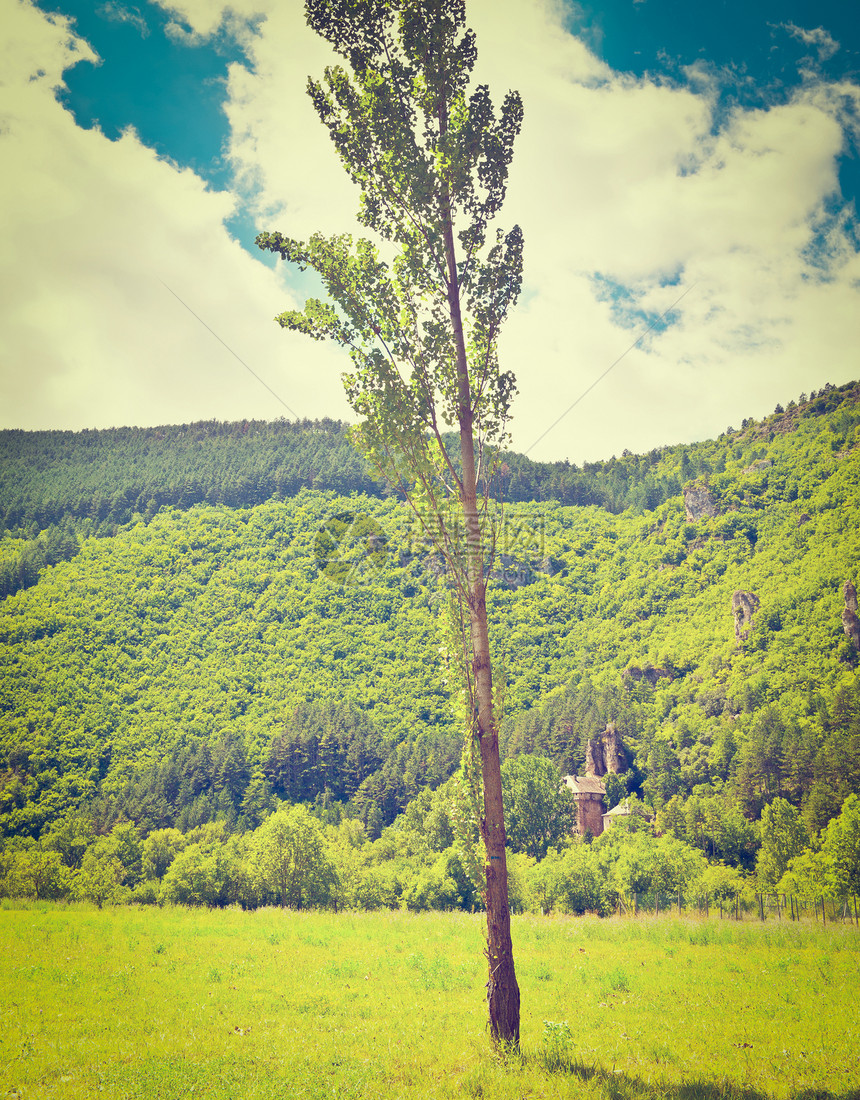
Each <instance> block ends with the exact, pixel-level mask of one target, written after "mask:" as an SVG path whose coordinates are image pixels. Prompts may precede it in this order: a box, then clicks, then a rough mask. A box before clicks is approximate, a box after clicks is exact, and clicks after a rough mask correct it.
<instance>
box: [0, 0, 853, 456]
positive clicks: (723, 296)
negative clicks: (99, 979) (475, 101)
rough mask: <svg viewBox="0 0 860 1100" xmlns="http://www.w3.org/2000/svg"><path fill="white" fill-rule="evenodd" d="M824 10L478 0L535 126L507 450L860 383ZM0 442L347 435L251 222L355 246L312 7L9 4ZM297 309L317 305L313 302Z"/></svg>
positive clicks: (1, 177) (848, 75)
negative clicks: (311, 26)
mask: <svg viewBox="0 0 860 1100" xmlns="http://www.w3.org/2000/svg"><path fill="white" fill-rule="evenodd" d="M853 7H854V6H853V5H852V4H847V3H845V2H844V0H816V2H815V3H813V2H811V0H711V2H710V3H708V4H702V5H700V4H694V3H690V2H689V0H582V2H576V3H573V2H571V0H468V2H467V22H468V24H469V25H470V26H471V27H472V28H473V29H474V31H475V32H476V34H477V42H478V62H477V66H476V70H475V81H476V82H484V83H488V84H489V86H490V89H491V92H492V94H493V96H494V99H495V101H496V103H500V102H501V100H502V98H503V96H504V94H505V92H506V91H508V89H510V88H514V89H516V90H518V91H519V92H520V95H521V97H522V100H523V104H524V108H525V119H524V123H523V128H522V132H521V134H520V137H519V139H518V142H517V146H516V149H515V153H514V160H513V163H512V166H511V174H510V183H509V188H508V196H507V201H506V203H505V206H504V208H503V211H502V214H501V216H500V219H499V225H501V226H502V227H509V226H511V225H513V224H514V223H517V224H519V225H520V226H521V227H522V229H523V232H524V235H525V269H524V284H523V293H522V296H521V298H520V302H519V304H518V306H517V308H516V310H515V312H514V313H513V314H512V316H511V318H510V319H509V321H508V323H507V327H506V330H505V332H504V334H503V337H502V341H501V345H500V355H501V361H502V366H503V367H504V368H505V369H509V370H512V371H513V372H514V374H515V375H516V377H517V384H518V390H519V392H518V396H517V398H516V401H515V403H514V409H513V421H512V425H511V426H512V432H513V439H514V446H515V448H516V449H517V450H519V451H521V452H526V453H528V454H530V455H531V457H533V458H536V459H543V460H558V459H568V460H570V461H571V462H576V463H581V462H583V461H593V460H597V459H602V458H609V457H610V456H611V455H613V454H621V452H622V451H623V450H625V449H628V450H631V451H633V452H641V451H647V450H650V449H652V448H654V447H659V446H663V445H666V444H676V443H683V442H693V441H695V440H699V439H707V438H712V437H714V436H717V435H719V434H720V433H721V432H723V431H725V430H726V428H727V427H729V426H734V427H739V426H740V422H741V421H742V420H743V419H744V418H746V417H749V416H753V417H756V418H758V417H761V416H764V415H766V414H767V413H769V412H771V411H773V409H774V407H775V406H776V405H777V404H778V403H781V404H783V405H784V404H786V403H787V402H788V401H790V400H792V399H795V400H796V399H797V398H798V397H799V396H800V395H801V394H802V393H809V392H810V391H812V390H818V389H821V388H822V387H823V386H824V385H825V384H826V383H828V382H829V383H832V384H834V385H839V384H841V383H843V382H847V381H850V380H853V379H856V378H858V377H860V352H858V337H860V226H858V216H857V198H858V192H860V20H858V19H857V18H856V13H855V12H853V10H852V9H853ZM0 27H2V31H0V164H2V166H3V168H2V172H0V428H25V429H37V428H63V429H74V430H79V429H82V428H105V427H111V426H120V425H127V424H135V425H156V424H171V423H185V422H190V421H194V420H206V419H213V418H214V419H218V420H238V419H243V418H247V419H251V418H258V419H267V420H272V419H276V418H277V417H281V416H284V417H287V418H290V419H292V418H294V417H310V418H317V417H324V416H329V417H334V418H339V419H345V420H346V419H352V414H351V411H350V409H349V407H348V405H347V403H346V399H345V396H344V393H343V387H342V383H341V375H342V373H343V372H344V371H345V370H348V369H349V365H350V364H349V360H348V358H347V356H346V354H345V353H344V352H342V351H341V350H340V349H338V348H337V347H335V346H333V345H325V344H321V343H317V342H315V341H311V340H308V339H307V338H306V337H303V336H301V335H300V334H297V333H290V332H286V331H284V330H282V329H281V328H280V327H279V326H278V325H277V324H275V322H274V317H275V315H276V314H278V313H280V312H282V311H283V310H285V309H288V308H294V307H297V306H301V304H302V302H303V300H304V297H305V295H306V293H308V292H309V285H308V284H307V282H306V281H305V279H306V277H303V276H300V275H297V274H296V273H295V272H294V271H291V270H289V269H288V267H287V266H286V265H284V264H282V263H280V262H275V261H274V260H273V259H272V257H271V256H269V255H268V254H263V253H261V252H259V250H258V249H257V248H256V247H255V244H254V238H255V236H256V234H257V232H259V231H260V230H263V229H272V230H274V229H277V230H280V231H281V232H283V233H285V234H286V235H289V236H291V237H297V238H304V237H307V236H308V235H309V234H310V233H312V232H314V231H322V232H324V233H342V232H352V233H355V234H358V233H360V232H362V231H361V230H360V228H359V227H358V225H357V223H356V221H355V213H356V211H357V209H358V194H357V192H356V190H355V188H354V187H353V185H352V184H351V183H350V182H349V180H348V179H347V177H346V175H345V174H344V172H343V169H342V168H341V166H340V164H339V162H338V160H337V157H336V155H335V153H334V150H333V148H332V147H331V144H330V142H329V139H328V137H327V134H326V132H325V130H324V128H323V127H322V125H321V124H320V122H319V120H318V119H317V117H316V115H315V114H314V112H313V108H312V106H311V104H310V101H309V100H308V98H307V95H306V92H305V86H306V81H307V77H308V75H314V76H318V75H321V73H322V71H323V69H324V67H325V66H326V65H327V64H330V63H332V62H333V61H334V60H336V59H335V58H334V57H333V55H332V54H331V53H330V51H329V49H328V47H327V46H326V44H325V43H324V42H323V41H322V40H320V39H318V38H317V37H316V36H315V35H314V34H313V33H312V32H310V31H309V30H308V29H307V27H306V26H305V25H304V18H303V4H302V3H301V0H234V2H233V3H232V4H230V5H224V4H222V3H221V0H138V2H137V3H131V2H126V0H39V3H35V2H34V0H0ZM310 292H313V288H310Z"/></svg>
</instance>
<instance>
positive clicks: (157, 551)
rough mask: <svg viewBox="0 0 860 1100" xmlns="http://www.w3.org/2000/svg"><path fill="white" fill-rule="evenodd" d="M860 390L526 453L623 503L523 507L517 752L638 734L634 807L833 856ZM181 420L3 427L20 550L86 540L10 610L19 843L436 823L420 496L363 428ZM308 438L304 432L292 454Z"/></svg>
mask: <svg viewBox="0 0 860 1100" xmlns="http://www.w3.org/2000/svg"><path fill="white" fill-rule="evenodd" d="M858 394H860V388H858V387H857V386H855V385H852V386H847V387H842V388H841V389H834V388H830V387H828V389H827V390H826V391H824V392H822V394H819V395H813V396H812V397H811V398H810V399H808V400H807V399H803V400H802V401H801V402H800V403H798V404H797V405H795V404H793V403H792V404H791V405H789V407H788V408H787V409H786V410H783V409H779V408H778V409H777V411H776V412H775V413H774V414H773V415H772V416H771V417H769V418H768V419H767V420H766V421H764V422H753V421H744V422H743V424H742V426H741V428H740V429H739V430H737V431H731V432H728V433H726V434H725V435H723V436H721V437H720V438H719V439H717V440H712V441H709V442H706V443H701V444H696V445H693V446H690V447H683V448H682V447H675V448H666V449H663V450H660V451H655V452H652V453H651V454H650V455H648V456H633V455H625V456H622V458H620V459H619V460H617V461H613V462H610V463H603V464H599V466H597V467H595V468H594V469H590V470H589V469H587V470H585V471H583V470H579V471H576V470H574V468H573V467H567V466H561V465H559V466H557V467H549V466H544V467H538V466H537V465H536V464H529V463H528V462H527V461H526V460H522V459H517V458H516V456H508V457H507V459H506V466H505V467H504V468H503V477H504V478H506V479H507V482H508V484H507V494H506V495H507V496H508V497H509V498H513V499H514V500H515V501H516V497H517V494H518V493H520V495H526V494H525V492H524V490H523V491H522V492H520V490H522V487H523V485H525V484H526V481H527V475H528V476H531V475H530V474H529V471H532V472H534V471H539V472H540V476H537V475H535V477H536V479H537V480H536V481H535V482H533V484H535V485H537V486H538V487H539V490H540V493H539V494H538V493H536V495H540V494H543V493H547V494H548V492H549V488H550V486H551V485H552V484H553V481H552V479H553V478H554V477H556V476H557V477H558V479H559V480H558V482H557V484H558V486H559V487H560V490H561V491H560V492H559V494H558V495H559V496H560V497H565V495H566V494H567V496H568V498H569V495H570V493H572V492H573V491H574V488H573V487H575V486H576V485H580V486H585V485H587V484H590V485H591V486H592V488H591V489H589V492H592V491H593V492H595V493H597V489H596V488H594V487H595V486H598V487H602V488H600V492H601V493H603V495H604V498H605V499H603V501H602V504H596V503H591V504H588V505H581V504H580V505H571V504H569V503H563V502H559V501H551V500H544V501H540V500H534V499H533V500H531V501H521V502H515V503H513V504H510V505H509V506H508V508H507V516H508V522H509V524H510V531H511V532H512V534H511V543H510V545H509V546H508V547H507V551H508V552H507V553H506V556H505V557H504V559H503V560H502V562H501V564H500V567H499V569H498V570H497V572H496V574H495V576H494V579H493V581H492V583H491V586H490V594H489V606H490V611H491V616H492V622H493V627H494V644H495V646H496V649H497V656H498V660H499V663H500V664H499V667H500V668H503V670H504V679H505V681H506V687H505V693H504V715H505V716H504V724H503V738H502V739H503V749H504V751H505V753H506V754H507V756H508V757H509V758H514V757H518V756H520V755H522V754H532V755H536V756H542V757H548V758H549V759H550V760H552V761H553V763H554V764H555V765H556V767H557V768H558V769H559V770H560V771H561V772H562V773H567V772H579V773H581V772H582V771H583V770H584V765H585V757H586V747H587V742H588V741H589V739H591V738H594V737H596V736H597V735H599V734H600V733H601V732H602V731H603V730H604V728H605V726H606V725H607V723H608V722H615V723H616V725H617V727H618V729H619V731H620V733H621V740H622V745H623V749H624V754H625V759H624V769H623V771H622V773H621V775H620V776H619V777H618V778H617V779H613V780H612V784H611V789H612V792H613V794H614V796H615V797H616V798H617V799H620V798H621V797H623V796H624V794H625V793H626V792H630V793H633V794H635V795H636V796H638V797H639V798H640V799H642V800H643V801H645V802H646V803H648V804H650V806H651V807H652V808H653V809H654V811H655V812H656V813H657V822H658V826H659V828H660V830H661V831H662V832H663V833H664V834H666V835H668V836H674V837H675V838H676V839H677V840H678V841H679V842H681V841H683V842H684V843H685V844H687V845H689V846H690V847H691V848H692V849H698V850H699V851H700V852H701V853H703V854H705V855H707V856H708V857H709V858H711V859H715V860H721V861H723V862H724V863H725V864H726V865H728V866H733V867H736V868H739V869H742V870H743V869H751V868H753V867H754V866H755V864H756V859H757V855H759V856H760V845H761V842H762V831H761V824H760V820H761V819H762V815H763V814H764V816H765V819H766V823H767V822H769V821H770V817H769V816H768V815H769V814H770V813H771V812H772V807H774V806H776V807H781V806H783V805H787V806H788V807H789V811H788V812H789V816H790V817H791V821H792V823H794V824H796V825H797V827H798V828H802V829H803V830H805V833H804V835H805V836H806V842H805V843H809V842H810V841H811V839H814V837H815V836H817V835H818V834H819V832H820V831H821V830H822V829H823V828H824V827H825V826H826V825H827V824H828V822H829V821H831V819H833V818H836V817H837V816H838V815H839V813H840V810H841V809H842V807H843V804H844V803H845V800H846V798H847V797H848V796H849V795H850V794H852V793H858V792H860V702H858V693H857V688H858V673H857V663H858V660H857V659H858V650H857V644H858V641H860V633H858V629H857V626H856V623H857V619H856V614H855V612H856V606H855V608H854V612H852V611H851V607H850V604H851V598H850V588H849V590H848V608H847V610H846V589H845V585H846V582H853V583H854V584H860V446H858V443H860V405H858ZM161 431H162V434H163V435H164V439H163V440H158V439H157V433H154V432H148V431H146V432H145V431H135V430H132V429H124V430H122V431H118V432H116V433H113V435H112V434H111V433H80V434H78V435H75V436H69V435H68V434H67V433H11V432H6V433H3V436H2V443H3V446H4V448H6V452H5V455H6V457H4V458H3V470H4V474H3V476H4V482H3V486H2V500H3V505H4V507H5V509H6V511H5V515H6V523H7V527H8V528H9V530H7V533H6V536H5V537H4V539H3V541H2V543H0V552H2V554H3V555H5V557H4V558H0V562H2V561H4V560H5V561H6V562H7V563H10V562H13V561H18V560H19V559H20V556H21V555H22V554H23V553H25V551H26V552H28V553H29V552H31V551H28V550H27V546H28V545H29V546H30V547H32V545H33V544H37V543H39V541H40V540H41V541H42V543H43V544H44V545H47V544H48V542H49V541H50V540H53V541H54V542H55V543H56V542H57V541H58V540H60V539H62V538H65V539H67V540H68V545H67V546H66V548H65V549H63V548H60V550H59V551H58V552H57V554H56V555H55V560H56V564H54V565H48V566H46V567H42V568H40V570H39V572H38V573H37V576H36V577H35V578H31V580H35V581H37V583H32V584H31V586H30V587H27V588H25V589H24V590H21V591H17V592H16V593H15V594H12V595H9V596H7V597H6V598H5V599H4V600H3V601H2V603H0V644H2V650H0V662H2V687H0V783H2V793H0V827H2V830H3V833H4V834H5V836H6V837H7V838H9V839H8V841H7V845H9V844H11V845H12V846H13V848H14V846H15V845H19V844H29V843H36V842H37V841H38V838H39V837H40V836H41V837H42V842H41V843H44V842H45V838H48V837H50V836H56V835H58V833H57V830H58V829H60V828H61V826H62V823H63V822H64V821H65V822H68V821H72V820H78V819H80V817H81V815H83V817H84V818H85V819H86V821H87V822H88V823H89V824H88V826H87V828H88V829H90V830H94V834H93V835H98V834H108V833H110V832H111V830H112V829H115V827H116V826H117V825H118V824H119V825H121V823H123V822H130V823H133V824H134V825H135V826H136V828H137V831H138V835H139V836H146V835H148V834H153V835H155V834H154V832H153V831H158V830H165V829H173V828H177V829H178V830H179V831H180V833H185V834H188V833H189V831H190V830H193V829H199V828H201V827H203V826H205V825H206V823H208V822H220V823H221V825H220V826H219V828H221V829H222V830H223V829H226V831H227V833H232V834H234V835H241V834H242V833H243V832H244V833H247V832H249V831H250V830H254V829H259V828H260V827H261V826H262V825H263V823H264V822H265V821H266V820H267V816H268V814H269V813H270V812H271V810H272V809H273V808H274V807H275V806H276V805H277V804H278V801H279V800H280V801H282V802H285V803H297V802H303V803H305V804H307V805H308V806H309V807H310V808H311V810H312V812H313V813H315V814H316V815H317V817H319V818H321V819H322V820H326V821H330V822H333V823H336V822H337V821H339V820H340V819H341V818H343V817H346V818H352V819H355V820H356V821H357V822H361V823H362V825H363V827H364V830H365V835H366V837H367V838H368V839H369V840H372V839H373V838H375V837H378V836H379V835H380V832H381V831H382V830H383V828H384V827H385V826H388V825H390V824H391V823H392V822H393V821H394V820H395V818H397V815H398V814H402V812H403V811H404V810H407V814H406V816H405V817H404V818H402V820H404V821H405V820H411V821H413V826H414V827H415V829H416V830H417V833H422V835H423V832H426V831H427V830H426V829H425V828H424V822H425V818H426V817H427V815H428V814H431V815H432V813H437V811H440V805H441V803H440V802H439V797H441V795H440V796H438V797H437V796H436V795H432V796H431V795H430V794H429V792H430V791H433V790H441V791H449V790H450V789H451V788H450V784H448V786H445V784H446V782H447V781H448V780H449V777H451V776H452V774H453V773H454V772H455V770H456V769H457V767H458V764H459V760H460V752H461V732H460V731H459V730H458V728H457V724H456V721H455V718H454V715H453V712H452V707H451V700H450V698H449V690H450V689H451V688H452V687H453V686H454V685H453V684H452V674H451V672H450V670H449V669H448V668H447V666H446V662H445V658H444V653H445V646H444V637H445V629H446V628H445V618H444V614H443V606H444V602H445V599H444V577H443V576H442V575H440V572H441V571H440V567H439V565H438V562H437V561H436V560H435V558H434V557H433V556H432V555H429V554H428V553H427V550H426V547H422V546H421V545H420V544H419V543H416V540H415V538H414V532H413V528H412V524H411V522H410V517H409V515H408V513H407V512H406V510H405V509H404V508H403V506H402V505H401V504H400V503H398V502H397V501H396V500H395V499H394V498H393V497H391V496H386V495H384V494H383V493H382V492H381V490H380V489H379V488H378V487H377V486H375V485H374V484H373V483H372V482H371V481H370V480H369V479H367V475H366V474H365V473H364V472H363V470H362V469H361V467H360V465H359V463H358V461H357V460H356V459H354V458H353V457H351V453H350V452H349V451H348V445H347V443H346V441H345V438H344V435H343V429H342V427H341V426H339V425H334V424H327V425H302V426H298V427H295V428H293V426H289V425H284V424H280V425H248V428H247V431H242V426H239V427H237V426H235V425H222V426H218V425H204V426H200V425H196V426H192V427H191V428H187V427H186V428H183V429H163V430H161ZM291 432H292V433H293V434H294V436H295V438H296V439H298V440H300V441H301V447H299V446H298V445H297V447H296V451H295V454H293V453H292V452H290V451H289V449H288V448H286V449H285V450H284V451H283V452H281V451H279V449H278V448H279V446H280V444H282V443H283V441H284V440H285V439H286V438H287V437H288V436H290V433H291ZM171 433H172V434H171ZM87 436H90V437H91V439H90V443H91V445H92V447H93V456H98V457H91V458H87V456H86V447H87V445H88V444H87V441H86V438H85V437H87ZM16 439H17V440H19V441H20V446H19V447H18V448H17V449H16V444H15V440H16ZM314 439H316V440H317V443H318V445H319V446H318V451H317V452H312V449H311V448H312V441H313V440H314ZM51 440H54V443H55V447H56V449H55V450H54V451H51V450H50V446H49V445H50V441H51ZM111 440H113V442H111ZM160 443H163V444H164V446H163V448H160V447H159V444H160ZM195 447H196V450H195ZM314 453H316V457H315V458H313V457H312V456H313V454H314ZM10 454H12V455H13V456H14V458H13V459H9V458H8V456H9V455H10ZM195 455H196V456H197V457H196V458H195V457H194V456H195ZM166 456H172V458H171V461H172V462H175V466H171V467H170V469H173V470H174V473H172V474H171V475H170V476H168V475H167V474H166V470H167V469H168V465H167V457H166ZM215 456H219V457H218V458H217V461H216V458H215ZM162 459H164V464H162ZM294 460H295V478H294V480H293V481H289V482H288V480H287V479H286V478H285V479H283V480H281V481H280V482H279V481H278V476H280V475H278V474H277V471H278V470H281V471H283V470H286V469H287V466H288V464H289V463H290V462H293V461H294ZM195 461H196V462H198V463H199V465H198V466H197V467H194V466H193V465H192V463H193V462H195ZM309 462H313V463H316V467H317V469H318V471H319V479H318V480H317V481H315V480H314V478H310V479H309V478H308V477H307V474H306V473H305V472H302V471H306V469H307V468H308V467H307V463H309ZM16 463H17V465H15V464H16ZM278 463H280V465H278ZM302 463H304V464H305V465H302ZM195 469H196V470H197V472H196V473H193V474H192V472H191V471H193V470H195ZM565 470H566V471H568V474H567V475H565V473H564V471H565ZM52 471H53V473H52ZM60 471H63V472H62V475H61V473H60ZM83 471H86V474H85V473H84V472H83ZM99 471H102V473H103V476H101V475H100V473H99ZM54 474H56V477H54ZM565 476H567V477H568V480H565ZM338 477H341V478H343V479H344V480H343V481H342V482H341V483H338V482H337V480H336V479H337V478H338ZM589 477H591V478H592V481H591V482H590V483H589V482H587V480H586V479H587V478H589ZM159 478H161V479H162V480H161V481H159ZM325 479H330V482H329V483H330V484H331V485H332V489H327V490H324V489H320V488H319V487H314V486H317V485H318V484H319V481H320V480H321V481H322V482H323V483H326V480H325ZM362 479H365V480H362ZM577 479H579V480H577ZM309 482H310V486H309ZM132 484H134V485H135V486H138V487H139V488H138V490H137V491H136V493H137V495H135V496H130V495H128V486H130V485H132ZM228 484H229V486H232V487H233V488H231V489H230V490H229V492H228V491H227V488H226V486H228ZM300 485H301V486H302V487H301V488H300V489H299V488H298V487H299V486H300ZM242 486H244V488H241V487H242ZM516 486H519V489H516V491H514V490H515V487H516ZM186 489H187V495H185V496H183V495H182V492H183V491H184V490H186ZM234 489H235V490H236V491H237V492H239V490H240V489H241V493H244V496H243V495H241V493H240V495H239V496H238V497H236V496H234V495H231V494H233V491H234ZM297 489H298V491H296V490H297ZM334 489H338V490H342V492H335V491H333V490H334ZM353 489H355V490H362V489H364V490H365V492H364V493H363V494H362V493H355V492H352V491H351V490H353ZM371 490H372V491H371ZM123 494H126V495H123ZM598 495H599V494H598ZM95 500H99V501H101V502H103V505H102V504H99V506H98V507H95V506H94V505H93V503H92V502H93V501H95ZM168 501H170V502H171V503H170V504H168V503H167V502H168ZM87 502H89V503H87ZM189 505H192V506H189ZM624 505H626V507H624ZM134 513H137V514H134ZM82 522H89V523H90V524H91V526H90V527H89V528H87V527H86V526H82V525H81V524H82ZM105 522H109V523H110V524H111V525H112V526H111V531H114V533H112V534H108V532H106V531H104V530H102V531H101V532H99V529H98V528H99V525H100V524H102V523H105ZM41 527H45V530H38V529H37V528H41ZM46 531H47V532H48V533H46ZM50 532H54V533H53V534H51V533H50ZM99 533H100V534H101V536H102V537H95V536H96V535H97V534H99ZM64 558H68V560H63V559H64ZM10 568H11V567H10ZM16 568H17V566H16ZM10 587H11V586H10ZM738 593H741V594H745V595H743V596H741V597H739V596H738V595H736V594H738ZM852 614H854V615H855V617H854V619H853V620H852V618H851V616H852ZM852 631H853V634H852ZM422 792H425V793H422ZM446 797H447V796H446ZM416 799H417V801H416ZM434 799H435V800H436V801H434ZM410 804H411V805H410ZM434 807H435V809H434ZM407 808H408V809H407ZM440 812H441V811H440ZM445 812H446V813H447V810H446V811H445ZM410 814H411V815H412V816H411V817H410V816H409V815H410ZM443 817H444V814H443ZM399 820H400V819H399ZM433 820H434V821H435V822H436V826H438V825H439V818H438V813H437V816H436V818H434V819H433ZM415 822H418V824H417V825H416V824H415ZM436 826H434V827H436ZM439 827H440V828H441V826H439ZM768 827H769V826H768ZM445 828H448V826H445ZM445 828H443V829H442V833H443V834H444V833H445ZM431 832H432V830H431ZM449 834H450V830H449V833H448V834H445V835H446V836H447V841H445V842H443V841H441V840H440V841H439V844H438V845H437V848H436V849H435V851H437V852H438V851H444V850H446V848H445V844H446V843H448V844H450V843H451V842H452V841H451V836H450V835H449ZM88 835H90V834H88ZM385 836H386V833H383V834H382V840H380V841H377V843H378V844H382V843H383V842H384V841H385ZM15 838H31V840H29V841H25V840H20V839H19V840H16V839H15ZM803 848H804V844H801V845H800V848H799V849H798V851H800V850H802V849H803ZM9 850H12V849H9ZM431 850H433V849H432V845H431ZM522 850H523V851H528V850H529V849H528V848H527V846H525V844H524V846H523V848H522ZM425 854H426V853H425ZM428 858H429V857H428ZM431 862H432V860H431ZM428 866H429V865H428ZM784 870H785V867H782V871H784ZM428 873H429V872H428ZM776 877H777V878H778V877H779V876H776ZM774 881H775V879H774ZM392 889H393V887H392ZM402 889H403V890H405V889H406V887H405V886H403V887H402ZM401 892H402V891H401ZM473 893H474V891H473ZM395 894H396V891H395ZM392 896H394V895H392ZM398 896H399V895H398Z"/></svg>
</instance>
